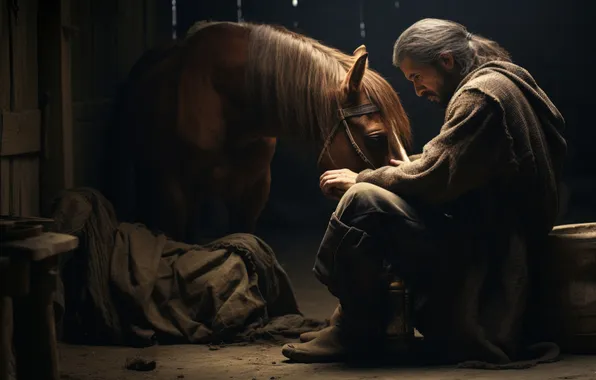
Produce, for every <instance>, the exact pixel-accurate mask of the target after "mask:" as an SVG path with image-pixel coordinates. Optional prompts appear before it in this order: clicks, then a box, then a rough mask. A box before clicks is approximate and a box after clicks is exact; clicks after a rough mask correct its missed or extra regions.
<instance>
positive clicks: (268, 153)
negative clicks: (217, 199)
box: [210, 137, 275, 196]
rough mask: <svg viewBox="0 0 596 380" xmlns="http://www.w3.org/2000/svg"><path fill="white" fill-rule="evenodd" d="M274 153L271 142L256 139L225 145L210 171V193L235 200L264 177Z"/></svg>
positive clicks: (269, 140)
mask: <svg viewBox="0 0 596 380" xmlns="http://www.w3.org/2000/svg"><path fill="white" fill-rule="evenodd" d="M274 150H275V139H274V138H263V137H261V138H257V139H250V140H243V141H236V142H232V143H230V144H226V146H225V148H224V149H222V151H221V152H220V153H219V155H218V157H217V160H216V162H215V165H214V166H213V167H212V168H211V170H210V177H211V179H212V182H213V184H214V190H216V191H218V192H220V193H221V194H226V195H228V196H238V195H240V194H242V193H244V192H245V191H247V189H248V188H250V187H251V186H252V185H253V184H254V183H255V182H256V181H258V180H259V179H261V178H262V177H263V176H264V175H268V173H269V165H270V163H271V158H272V157H273V152H274Z"/></svg>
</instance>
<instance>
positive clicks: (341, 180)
mask: <svg viewBox="0 0 596 380" xmlns="http://www.w3.org/2000/svg"><path fill="white" fill-rule="evenodd" d="M357 176H358V174H357V173H354V172H353V171H351V170H349V169H338V170H328V171H326V172H325V173H323V174H322V175H321V179H320V182H319V187H320V188H321V191H323V194H325V196H326V197H329V198H332V199H339V198H341V197H342V195H344V193H345V192H346V191H348V189H349V188H350V187H352V186H353V185H354V184H355V183H356V177H357Z"/></svg>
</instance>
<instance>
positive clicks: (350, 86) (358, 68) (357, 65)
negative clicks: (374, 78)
mask: <svg viewBox="0 0 596 380" xmlns="http://www.w3.org/2000/svg"><path fill="white" fill-rule="evenodd" d="M367 62H368V53H363V54H362V55H361V56H360V57H358V59H357V60H356V62H354V65H353V66H352V68H350V71H348V73H347V74H346V78H345V79H344V82H343V85H342V87H343V88H344V90H345V91H347V93H348V94H354V93H357V92H359V91H360V86H361V85H362V78H364V73H365V72H366V65H367Z"/></svg>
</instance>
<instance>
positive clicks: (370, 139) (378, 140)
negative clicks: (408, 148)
mask: <svg viewBox="0 0 596 380" xmlns="http://www.w3.org/2000/svg"><path fill="white" fill-rule="evenodd" d="M366 142H367V143H370V144H371V145H375V146H378V145H382V144H385V145H386V144H387V136H385V135H381V134H378V133H377V134H374V135H368V136H366Z"/></svg>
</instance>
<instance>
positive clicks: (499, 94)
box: [449, 63, 525, 108]
mask: <svg viewBox="0 0 596 380" xmlns="http://www.w3.org/2000/svg"><path fill="white" fill-rule="evenodd" d="M507 64H508V66H513V67H514V68H516V69H517V70H518V71H519V70H523V71H524V72H525V70H524V69H523V68H521V67H519V66H516V65H514V64H512V63H507ZM503 66H504V65H502V64H501V65H498V66H496V65H484V66H481V67H480V68H478V69H477V70H475V71H474V72H473V73H471V74H470V75H469V76H468V77H466V78H465V79H464V81H462V82H464V83H462V84H461V85H460V87H459V88H458V90H457V91H456V93H455V94H454V95H453V98H452V101H451V102H450V106H454V105H455V106H457V105H460V106H461V103H462V102H466V103H468V102H470V101H474V102H476V104H480V103H485V104H488V103H496V104H498V105H500V106H501V107H502V106H503V103H508V102H509V101H508V99H511V98H512V97H519V96H522V91H521V89H520V88H519V85H518V84H517V83H516V81H517V80H518V79H517V78H513V77H512V74H511V73H510V72H509V71H507V70H504V69H503ZM449 108H451V107H449Z"/></svg>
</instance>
